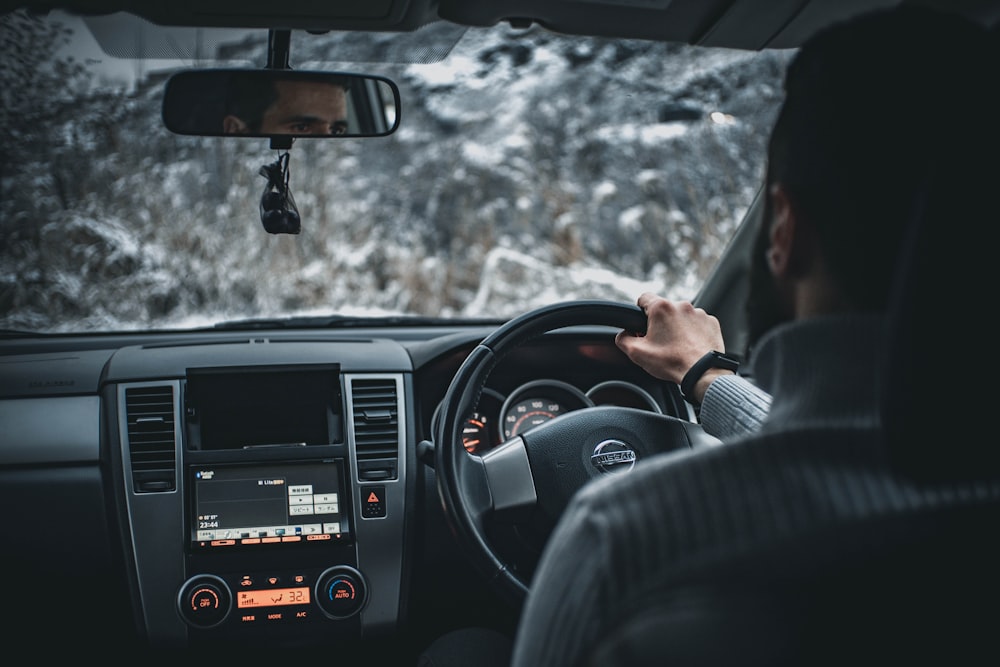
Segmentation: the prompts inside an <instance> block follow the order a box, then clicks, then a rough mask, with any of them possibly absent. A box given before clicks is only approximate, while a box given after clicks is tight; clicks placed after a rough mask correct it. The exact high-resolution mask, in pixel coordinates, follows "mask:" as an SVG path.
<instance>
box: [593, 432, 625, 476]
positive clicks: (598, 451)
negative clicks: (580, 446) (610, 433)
mask: <svg viewBox="0 0 1000 667" xmlns="http://www.w3.org/2000/svg"><path fill="white" fill-rule="evenodd" d="M635 459H636V454H635V450H634V449H632V448H631V447H629V446H628V445H627V444H625V443H624V442H622V441H621V440H615V439H611V440H605V441H604V442H602V443H601V444H599V445H597V447H594V453H593V454H591V455H590V463H591V464H592V465H593V466H594V467H595V468H597V470H598V471H599V472H602V473H604V474H606V475H610V474H611V473H616V472H625V471H628V470H631V469H632V468H633V467H634V466H635Z"/></svg>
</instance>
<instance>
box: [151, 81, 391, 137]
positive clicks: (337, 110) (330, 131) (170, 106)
mask: <svg viewBox="0 0 1000 667" xmlns="http://www.w3.org/2000/svg"><path fill="white" fill-rule="evenodd" d="M163 122H164V124H165V125H166V127H167V129H168V130H170V131H171V132H174V133H177V134H188V135H198V136H209V137H214V136H231V135H232V136H245V137H275V136H280V137H381V136H385V135H387V134H391V133H393V132H395V131H396V128H397V127H398V126H399V88H398V87H397V86H396V84H395V83H393V82H392V81H390V80H389V79H386V78H384V77H380V76H369V75H364V74H349V73H346V72H307V71H303V72H299V71H294V70H271V69H260V70H241V69H209V70H190V71H184V72H179V73H177V74H174V75H173V76H172V77H170V79H169V80H167V85H166V90H165V91H164V94H163Z"/></svg>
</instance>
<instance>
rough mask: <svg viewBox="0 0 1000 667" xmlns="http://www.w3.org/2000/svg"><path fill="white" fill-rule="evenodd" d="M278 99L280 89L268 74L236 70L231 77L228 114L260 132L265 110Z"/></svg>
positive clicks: (227, 100) (227, 106) (227, 102)
mask: <svg viewBox="0 0 1000 667" xmlns="http://www.w3.org/2000/svg"><path fill="white" fill-rule="evenodd" d="M277 99H278V89H277V87H276V86H275V85H274V82H273V80H272V79H271V78H270V77H269V76H267V75H266V74H257V73H255V72H236V73H234V74H233V75H232V76H231V77H230V78H229V89H228V95H227V97H226V115H230V114H231V115H233V116H236V117H237V118H240V119H241V120H242V121H243V122H244V123H246V124H247V127H248V128H250V131H251V132H259V131H260V124H261V121H262V120H263V119H264V112H265V111H267V108H268V107H269V106H271V105H272V104H274V101H275V100H277Z"/></svg>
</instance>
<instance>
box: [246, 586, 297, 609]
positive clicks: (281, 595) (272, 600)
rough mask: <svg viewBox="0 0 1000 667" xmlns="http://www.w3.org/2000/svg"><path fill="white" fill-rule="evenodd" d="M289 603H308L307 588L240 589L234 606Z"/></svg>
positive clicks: (262, 605)
mask: <svg viewBox="0 0 1000 667" xmlns="http://www.w3.org/2000/svg"><path fill="white" fill-rule="evenodd" d="M290 604H309V588H308V587H307V586H301V587H299V588H268V589H265V590H258V591H240V592H239V595H237V596H236V606H237V607H238V608H240V609H250V608H254V607H281V606H284V605H290Z"/></svg>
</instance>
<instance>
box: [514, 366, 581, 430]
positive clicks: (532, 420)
mask: <svg viewBox="0 0 1000 667" xmlns="http://www.w3.org/2000/svg"><path fill="white" fill-rule="evenodd" d="M592 405H594V402H593V401H591V400H590V399H589V398H587V396H586V395H585V394H584V393H583V392H582V391H580V390H579V389H577V388H576V387H574V386H573V385H571V384H568V383H566V382H560V381H558V380H536V381H534V382H528V383H527V384H523V385H521V386H520V387H518V388H517V389H515V390H514V391H513V392H512V393H511V394H510V395H509V396H508V397H507V400H506V401H504V404H503V407H502V408H501V409H500V428H501V429H502V431H503V439H504V440H509V439H510V438H513V437H516V436H519V435H524V433H526V432H527V431H530V430H531V429H533V428H535V427H536V426H540V425H541V424H544V423H545V422H547V421H549V420H551V419H555V418H556V417H558V416H559V415H562V414H565V413H567V412H570V411H572V410H579V409H580V408H585V407H589V406H592Z"/></svg>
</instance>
